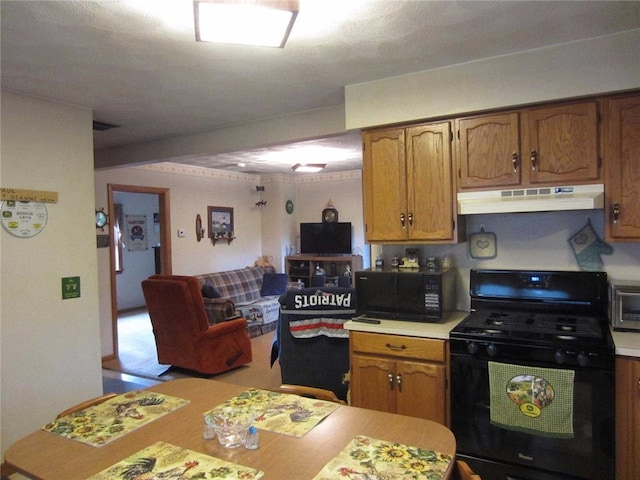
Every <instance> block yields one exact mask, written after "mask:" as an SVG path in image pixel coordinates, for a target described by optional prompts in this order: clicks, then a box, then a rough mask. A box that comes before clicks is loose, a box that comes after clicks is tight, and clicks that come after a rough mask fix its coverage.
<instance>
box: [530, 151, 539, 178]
mask: <svg viewBox="0 0 640 480" xmlns="http://www.w3.org/2000/svg"><path fill="white" fill-rule="evenodd" d="M537 161H538V153H537V152H536V150H535V148H534V149H532V150H531V170H532V171H534V172H535V171H536V162H537Z"/></svg>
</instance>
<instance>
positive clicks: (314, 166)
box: [291, 163, 327, 173]
mask: <svg viewBox="0 0 640 480" xmlns="http://www.w3.org/2000/svg"><path fill="white" fill-rule="evenodd" d="M326 166H327V164H326V163H307V164H304V163H296V164H295V165H294V166H293V167H291V170H293V171H294V172H298V173H318V172H320V171H322V170H323V169H324V167H326Z"/></svg>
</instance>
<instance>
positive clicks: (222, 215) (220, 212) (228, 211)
mask: <svg viewBox="0 0 640 480" xmlns="http://www.w3.org/2000/svg"><path fill="white" fill-rule="evenodd" d="M207 218H208V225H209V238H233V208H229V207H207Z"/></svg>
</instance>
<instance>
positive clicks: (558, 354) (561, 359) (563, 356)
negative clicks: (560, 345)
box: [555, 349, 567, 365]
mask: <svg viewBox="0 0 640 480" xmlns="http://www.w3.org/2000/svg"><path fill="white" fill-rule="evenodd" d="M555 359H556V363H558V364H560V365H562V364H563V363H564V361H565V360H566V359H567V354H566V353H564V352H563V351H562V350H560V349H558V350H557V351H556V355H555Z"/></svg>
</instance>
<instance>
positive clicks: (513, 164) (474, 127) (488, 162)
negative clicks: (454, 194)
mask: <svg viewBox="0 0 640 480" xmlns="http://www.w3.org/2000/svg"><path fill="white" fill-rule="evenodd" d="M599 105H600V104H599V102H598V101H597V100H588V101H580V102H574V103H567V104H560V105H555V106H549V107H539V108H528V109H521V110H514V111H511V112H505V113H498V114H489V115H482V116H475V117H469V118H461V119H457V120H456V130H457V132H458V140H457V144H456V145H457V149H456V152H457V154H456V159H457V167H458V190H468V189H487V190H497V189H503V188H504V189H509V188H518V187H520V186H524V187H527V186H540V185H575V184H585V183H601V182H602V172H601V169H600V160H599V158H600V154H599V152H600V150H599V141H598V139H599V137H600V136H599V133H600V126H599V121H598V119H599V115H598V113H599Z"/></svg>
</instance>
